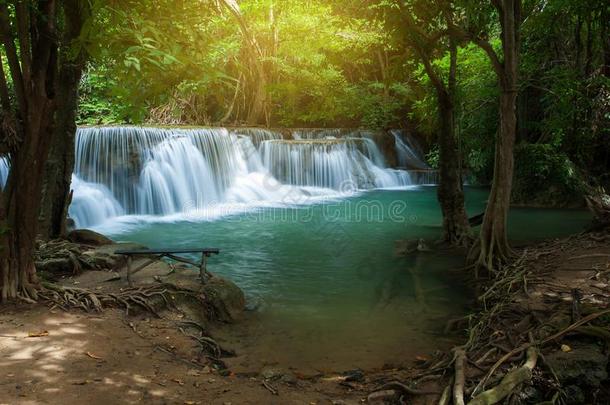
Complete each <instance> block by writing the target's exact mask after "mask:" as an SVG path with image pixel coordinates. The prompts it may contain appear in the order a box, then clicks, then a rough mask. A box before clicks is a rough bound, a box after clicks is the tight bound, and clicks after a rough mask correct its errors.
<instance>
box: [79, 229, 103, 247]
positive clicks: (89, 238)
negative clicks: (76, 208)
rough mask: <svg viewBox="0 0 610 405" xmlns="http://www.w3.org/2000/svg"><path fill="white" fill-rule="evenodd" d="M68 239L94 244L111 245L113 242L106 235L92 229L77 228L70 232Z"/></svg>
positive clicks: (84, 243)
mask: <svg viewBox="0 0 610 405" xmlns="http://www.w3.org/2000/svg"><path fill="white" fill-rule="evenodd" d="M68 240H69V241H70V242H74V243H82V244H83V245H92V246H101V245H111V244H112V243H113V242H112V241H111V240H110V239H108V238H107V237H105V236H104V235H102V234H99V233H97V232H94V231H92V230H90V229H76V230H74V231H72V232H70V233H69V234H68Z"/></svg>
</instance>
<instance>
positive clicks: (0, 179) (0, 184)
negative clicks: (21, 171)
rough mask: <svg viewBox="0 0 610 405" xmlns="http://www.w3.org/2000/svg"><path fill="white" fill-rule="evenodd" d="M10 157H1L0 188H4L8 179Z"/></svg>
mask: <svg viewBox="0 0 610 405" xmlns="http://www.w3.org/2000/svg"><path fill="white" fill-rule="evenodd" d="M8 170H9V167H8V159H7V158H5V157H0V188H4V185H5V184H6V180H7V179H8Z"/></svg>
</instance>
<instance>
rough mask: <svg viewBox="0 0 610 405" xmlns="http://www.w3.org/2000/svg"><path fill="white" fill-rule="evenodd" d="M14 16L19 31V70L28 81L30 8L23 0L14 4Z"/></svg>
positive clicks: (30, 57) (25, 80)
mask: <svg viewBox="0 0 610 405" xmlns="http://www.w3.org/2000/svg"><path fill="white" fill-rule="evenodd" d="M15 17H16V19H17V32H18V33H19V52H20V57H21V70H22V71H23V80H24V82H26V83H27V82H28V81H29V80H30V77H31V73H32V72H31V66H32V48H31V46H30V43H31V42H30V30H29V23H30V9H29V5H28V4H26V2H25V1H24V0H19V1H17V3H16V4H15Z"/></svg>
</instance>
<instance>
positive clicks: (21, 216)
mask: <svg viewBox="0 0 610 405" xmlns="http://www.w3.org/2000/svg"><path fill="white" fill-rule="evenodd" d="M60 4H61V5H63V7H64V15H65V17H66V19H67V20H69V19H70V18H71V17H70V15H71V14H70V12H69V8H70V4H72V1H68V0H65V1H63V2H61V3H60ZM74 4H77V5H80V1H78V0H74ZM30 7H32V12H31V14H30V18H29V22H28V23H29V24H30V27H29V29H27V30H24V29H20V30H19V35H30V36H31V37H29V38H27V39H24V38H18V39H19V43H20V44H23V43H26V42H27V43H30V44H31V47H32V53H31V54H32V58H31V60H27V61H25V62H23V61H22V63H21V64H20V63H19V60H18V59H17V55H16V52H15V45H14V44H15V38H13V34H12V32H15V31H14V30H13V31H11V29H10V23H9V21H10V17H11V15H10V14H9V12H8V8H7V7H6V4H2V3H0V22H2V24H0V34H1V38H0V39H1V41H2V45H3V47H4V50H5V51H8V54H10V55H7V56H8V60H9V63H10V65H11V66H10V67H11V79H12V81H13V84H14V86H15V88H16V89H18V90H17V92H21V91H22V94H21V96H20V97H18V99H17V105H16V108H15V110H16V111H17V112H16V114H15V117H14V118H15V120H16V121H18V122H19V125H18V126H17V130H18V135H19V139H20V141H19V143H18V144H15V145H13V146H12V147H11V150H10V156H11V169H10V173H9V178H8V182H7V184H6V187H5V189H4V191H3V193H2V195H1V198H0V298H1V299H2V301H6V300H8V299H14V298H16V297H18V296H19V295H23V296H25V297H26V298H32V299H36V298H37V287H38V280H37V277H36V268H35V266H34V257H33V253H34V248H35V241H36V236H37V233H38V216H39V213H40V205H41V194H42V184H43V172H44V169H45V164H46V160H47V156H48V152H49V149H50V146H51V143H52V140H53V135H54V132H55V111H56V108H57V103H56V99H57V94H56V92H57V88H58V75H57V70H58V49H59V44H58V42H57V40H58V39H59V36H58V34H57V27H56V21H57V20H58V12H57V7H58V4H57V2H56V1H55V0H47V1H44V2H39V3H31V5H30ZM20 12H23V8H16V10H15V13H16V16H15V19H16V21H18V22H21V23H24V22H26V21H28V19H26V18H24V17H23V16H22V15H21V16H20V15H19V13H20ZM66 23H67V24H68V23H69V21H66ZM73 39H74V38H73ZM21 57H25V58H28V55H21ZM15 62H17V63H16V64H15ZM24 64H27V65H28V66H29V68H28V70H29V72H28V77H25V76H24V75H23V72H22V71H21V69H22V66H24Z"/></svg>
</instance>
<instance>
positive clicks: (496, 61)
mask: <svg viewBox="0 0 610 405" xmlns="http://www.w3.org/2000/svg"><path fill="white" fill-rule="evenodd" d="M471 40H472V42H474V43H475V44H476V45H477V46H478V47H479V48H481V49H482V50H484V51H485V53H486V54H487V56H488V57H489V60H490V61H491V65H492V66H493V68H494V70H495V72H496V74H497V75H498V77H499V78H502V77H503V76H504V63H503V62H502V61H501V60H500V58H499V57H498V54H497V53H496V51H494V49H493V47H492V46H491V44H490V43H489V41H487V40H485V39H482V38H474V37H471Z"/></svg>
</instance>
